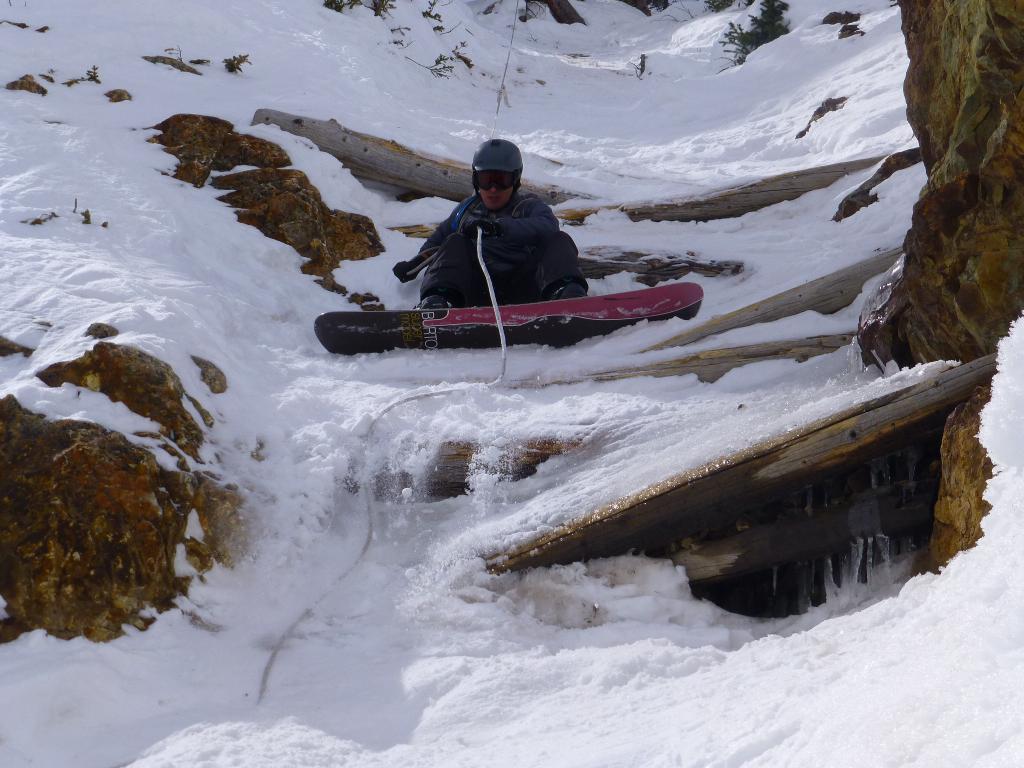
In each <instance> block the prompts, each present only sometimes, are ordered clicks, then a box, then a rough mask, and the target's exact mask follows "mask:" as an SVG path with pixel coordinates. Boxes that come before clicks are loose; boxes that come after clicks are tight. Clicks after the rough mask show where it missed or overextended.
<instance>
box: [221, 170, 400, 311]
mask: <svg viewBox="0 0 1024 768" xmlns="http://www.w3.org/2000/svg"><path fill="white" fill-rule="evenodd" d="M212 186H214V187H216V188H217V189H230V190H233V191H232V192H230V193H228V194H226V195H223V196H221V197H219V198H217V199H218V200H222V201H224V202H225V203H227V204H228V205H231V206H234V207H235V208H239V209H241V210H239V211H238V213H237V215H238V220H239V221H240V222H242V223H244V224H251V225H252V226H254V227H256V228H257V229H259V230H260V231H261V232H262V233H263V234H265V235H266V236H267V237H272V238H274V239H275V240H280V241H281V242H283V243H287V244H288V245H290V246H292V247H293V248H294V249H295V250H296V251H298V252H299V253H300V254H301V255H302V256H304V257H306V258H307V259H309V261H307V262H306V263H305V264H303V265H302V271H303V272H304V273H305V274H307V275H316V276H317V277H318V278H319V279H318V280H317V283H319V284H320V285H322V286H323V287H324V288H326V289H327V290H329V291H335V292H337V293H342V294H345V293H347V291H346V290H345V288H344V287H343V286H341V285H339V284H338V283H336V282H335V280H334V277H333V276H332V273H333V271H334V270H335V269H337V268H338V265H339V264H340V263H341V262H342V261H356V260H359V259H366V258H369V257H371V256H376V255H377V254H379V253H380V252H381V251H383V250H384V246H383V245H382V244H381V241H380V237H379V236H378V234H377V229H376V227H374V225H373V222H372V221H371V220H370V219H368V218H367V217H365V216H360V215H358V214H354V213H346V212H344V211H335V210H331V209H330V208H328V207H327V206H326V205H324V203H323V200H322V199H321V197H320V192H319V191H318V190H317V189H316V187H314V186H313V185H312V184H310V182H309V179H308V178H307V177H306V174H304V173H303V172H302V171H297V170H292V169H272V168H265V169H260V170H254V171H241V172H239V173H233V174H229V175H226V176H220V177H218V178H216V179H214V181H213V182H212Z"/></svg>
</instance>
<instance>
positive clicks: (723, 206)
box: [256, 110, 882, 237]
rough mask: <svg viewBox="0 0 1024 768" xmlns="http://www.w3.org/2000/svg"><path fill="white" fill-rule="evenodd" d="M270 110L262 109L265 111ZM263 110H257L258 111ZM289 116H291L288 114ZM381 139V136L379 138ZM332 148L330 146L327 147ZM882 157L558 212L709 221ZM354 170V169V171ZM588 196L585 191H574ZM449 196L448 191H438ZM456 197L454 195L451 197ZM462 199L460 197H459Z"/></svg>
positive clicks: (411, 230)
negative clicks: (688, 193) (693, 194)
mask: <svg viewBox="0 0 1024 768" xmlns="http://www.w3.org/2000/svg"><path fill="white" fill-rule="evenodd" d="M264 111H268V110H260V112H264ZM260 112H257V113H256V114H257V115H259V114H260ZM289 117H290V116H289ZM378 141H379V139H378ZM327 151H329V150H327ZM881 160H882V158H881V157H869V158H866V159H864V160H852V161H850V162H846V163H835V164H833V165H823V166H819V167H817V168H808V169H806V170H803V171H793V172H792V173H785V174H782V175H780V176H772V177H770V178H767V179H761V180H760V181H755V182H753V183H751V184H745V185H743V186H741V187H735V188H733V189H726V190H723V191H720V192H715V193H713V194H711V195H708V196H707V197H698V198H687V199H685V200H673V201H667V202H661V203H657V202H655V203H627V204H625V205H601V206H595V207H592V208H563V209H561V210H556V211H555V216H557V217H558V218H559V219H561V220H562V221H563V222H565V223H566V224H568V225H577V224H582V223H583V222H584V221H585V220H586V219H587V217H588V216H591V215H593V214H595V213H597V212H598V211H624V212H625V213H626V215H627V216H629V218H631V219H632V220H633V221H645V220H651V221H710V220H712V219H727V218H731V217H734V216H742V215H744V214H746V213H751V212H753V211H757V210H760V209H761V208H767V207H768V206H770V205H775V204H776V203H781V202H784V201H786V200H795V199H796V198H798V197H800V196H801V195H803V194H804V193H806V192H811V191H813V190H815V189H823V188H824V187H827V186H829V185H831V184H834V183H835V182H836V181H838V180H839V179H841V178H842V177H843V176H845V175H847V174H850V173H854V172H855V171H860V170H863V169H864V168H869V167H871V166H872V165H875V164H876V163H878V162H879V161H881ZM352 172H353V173H355V171H354V170H353V171H352ZM575 196H576V197H586V195H575ZM439 197H446V195H439ZM452 199H455V198H452ZM459 199H461V198H459ZM436 226H437V225H436V224H411V225H408V226H402V227H392V229H394V230H395V231H396V232H402V233H403V234H405V235H408V236H409V237H429V235H430V233H431V232H433V231H434V229H435V227H436Z"/></svg>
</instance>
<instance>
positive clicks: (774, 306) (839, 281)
mask: <svg viewBox="0 0 1024 768" xmlns="http://www.w3.org/2000/svg"><path fill="white" fill-rule="evenodd" d="M900 253H901V249H900V248H894V249H892V250H888V251H884V252H883V253H877V254H875V255H874V256H872V257H870V258H868V259H865V260H864V261H860V262H857V263H856V264H854V265H852V266H849V267H844V268H843V269H840V270H838V271H836V272H833V273H832V274H829V275H825V276H824V277H819V278H818V279H816V280H811V281H810V282H809V283H804V284H803V285H800V286H797V287H796V288H790V289H789V290H788V291H783V292H782V293H777V294H775V295H774V296H769V297H768V298H766V299H762V300H761V301H758V302H755V303H753V304H748V305H747V306H745V307H742V308H740V309H737V310H734V311H732V312H728V313H726V314H724V315H715V316H714V317H712V318H711V319H710V320H708V321H707V322H704V323H700V324H698V325H695V326H692V327H689V328H687V329H686V330H685V331H683V332H682V333H678V334H676V335H675V336H672V337H671V338H669V339H666V340H665V341H662V342H660V343H658V344H655V345H653V346H651V347H647V348H646V349H645V350H643V351H644V352H651V351H654V350H657V349H668V348H669V347H681V346H683V345H685V344H692V343H693V342H695V341H699V340H701V339H704V338H707V337H708V336H714V335H715V334H716V333H723V332H725V331H729V330H732V329H733V328H744V327H746V326H748V325H754V324H756V323H768V322H771V321H772V320H780V319H781V318H783V317H789V316H790V315H795V314H798V313H800V312H807V311H808V310H810V311H814V312H821V313H822V314H825V315H828V314H831V313H833V312H838V311H839V310H840V309H843V308H844V307H847V306H849V305H850V302H852V301H853V300H854V299H855V298H857V296H858V295H859V294H860V292H861V290H862V289H863V287H864V283H865V282H867V281H868V280H869V279H870V278H872V277H874V276H875V275H878V274H881V273H882V272H884V271H885V270H887V269H888V268H889V267H891V266H892V264H893V262H895V261H896V259H897V258H899V255H900Z"/></svg>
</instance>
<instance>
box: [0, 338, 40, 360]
mask: <svg viewBox="0 0 1024 768" xmlns="http://www.w3.org/2000/svg"><path fill="white" fill-rule="evenodd" d="M31 354H32V350H31V349H29V348H28V347H25V346H22V345H21V344H18V343H16V342H13V341H11V340H10V339H5V338H4V337H3V336H0V357H8V356H10V355H24V356H25V357H28V356H30V355H31Z"/></svg>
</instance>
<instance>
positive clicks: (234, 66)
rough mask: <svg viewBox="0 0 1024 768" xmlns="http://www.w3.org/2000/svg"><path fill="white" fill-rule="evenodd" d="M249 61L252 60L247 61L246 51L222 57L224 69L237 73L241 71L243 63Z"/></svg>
mask: <svg viewBox="0 0 1024 768" xmlns="http://www.w3.org/2000/svg"><path fill="white" fill-rule="evenodd" d="M251 63H252V62H251V61H249V54H248V53H240V54H238V55H237V56H232V57H231V58H228V59H224V69H226V70H227V71H228V72H235V73H237V72H241V71H242V65H243V64H251Z"/></svg>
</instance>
